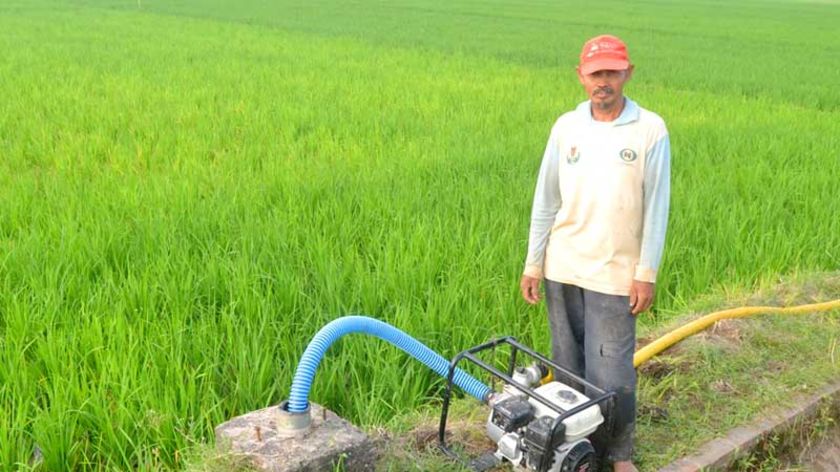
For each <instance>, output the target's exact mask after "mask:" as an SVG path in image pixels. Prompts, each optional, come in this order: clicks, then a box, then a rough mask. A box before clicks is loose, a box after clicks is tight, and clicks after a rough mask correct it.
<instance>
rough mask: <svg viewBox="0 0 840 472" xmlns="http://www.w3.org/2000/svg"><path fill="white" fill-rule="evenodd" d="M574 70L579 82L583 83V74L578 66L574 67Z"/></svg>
mask: <svg viewBox="0 0 840 472" xmlns="http://www.w3.org/2000/svg"><path fill="white" fill-rule="evenodd" d="M575 70H576V71H577V76H578V80H579V81H580V84H581V85H583V74H581V73H580V66H578V67H575Z"/></svg>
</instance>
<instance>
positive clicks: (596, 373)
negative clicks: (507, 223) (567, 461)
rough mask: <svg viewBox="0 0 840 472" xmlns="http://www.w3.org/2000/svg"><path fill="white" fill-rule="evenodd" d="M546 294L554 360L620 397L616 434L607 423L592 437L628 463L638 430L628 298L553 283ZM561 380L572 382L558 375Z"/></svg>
mask: <svg viewBox="0 0 840 472" xmlns="http://www.w3.org/2000/svg"><path fill="white" fill-rule="evenodd" d="M545 294H546V303H547V305H548V321H549V325H550V326H551V355H552V358H553V360H554V361H555V362H557V363H558V364H560V365H561V366H563V367H566V368H567V369H569V370H570V371H572V372H574V373H575V374H577V375H579V376H580V377H583V378H585V379H586V380H587V381H588V382H590V383H592V384H594V385H597V386H598V387H600V388H602V389H604V390H608V391H614V392H616V394H617V399H616V403H615V408H614V409H613V412H612V414H613V418H612V420H613V421H612V423H613V425H612V426H613V427H612V431H610V428H609V427H607V424H608V423H609V421H607V422H606V423H605V426H602V427H601V428H599V430H598V432H597V433H596V434H595V435H593V438H592V439H593V442H594V443H595V446H596V448H599V450H600V451H602V452H603V453H604V454H605V455H606V458H607V460H608V461H611V462H615V461H624V460H630V456H631V454H632V452H633V435H634V431H635V426H636V369H635V368H634V367H633V353H634V351H635V347H636V317H635V316H633V315H632V314H631V313H630V299H629V297H626V296H620V295H607V294H603V293H599V292H593V291H591V290H586V289H583V288H580V287H577V286H574V285H568V284H563V283H558V282H553V281H551V280H545ZM556 375H557V374H556V373H555V376H556ZM557 380H559V381H561V382H565V381H568V380H569V379H564V378H563V376H562V375H560V376H559V377H558V378H557ZM569 384H570V385H571V386H573V387H576V388H578V389H580V385H576V384H575V383H574V382H569Z"/></svg>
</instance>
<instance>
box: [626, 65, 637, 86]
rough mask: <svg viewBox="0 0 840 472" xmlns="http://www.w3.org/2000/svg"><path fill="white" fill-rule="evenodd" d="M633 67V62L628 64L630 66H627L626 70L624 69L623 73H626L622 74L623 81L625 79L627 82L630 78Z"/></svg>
mask: <svg viewBox="0 0 840 472" xmlns="http://www.w3.org/2000/svg"><path fill="white" fill-rule="evenodd" d="M634 67H635V66H634V65H633V64H630V67H628V68H627V70H626V71H624V72H625V74H626V75H625V76H624V81H625V82H627V81H628V80H630V78H631V77H633V68H634Z"/></svg>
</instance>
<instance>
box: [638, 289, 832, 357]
mask: <svg viewBox="0 0 840 472" xmlns="http://www.w3.org/2000/svg"><path fill="white" fill-rule="evenodd" d="M834 309H840V300H834V301H830V302H823V303H812V304H810V305H799V306H792V307H787V308H779V307H774V306H745V307H741V308H732V309H730V310H723V311H717V312H714V313H710V314H708V315H706V316H704V317H702V318H699V319H696V320H694V321H692V322H691V323H688V324H686V325H683V326H680V327H679V328H677V329H675V330H673V331H671V332H670V333H668V334H666V335H665V336H662V337H661V338H659V339H657V340H656V341H653V342H652V343H650V344H648V345H647V346H645V347H643V348H641V349H639V350H638V351H636V354H635V355H634V356H633V366H634V367H639V366H640V365H641V364H644V363H645V362H646V361H647V360H648V359H650V358H651V357H653V356H655V355H657V354H659V353H660V352H662V351H664V350H665V349H668V348H669V347H671V346H673V345H674V344H676V343H678V342H680V341H682V340H683V339H685V338H687V337H689V336H691V335H692V334H697V333H698V332H700V331H702V330H704V329H706V328H708V327H709V326H711V325H713V324H715V322H717V321H720V320H724V319H728V318H742V317H745V316H750V315H757V314H771V313H782V314H789V315H793V314H804V313H813V312H817V311H828V310H834Z"/></svg>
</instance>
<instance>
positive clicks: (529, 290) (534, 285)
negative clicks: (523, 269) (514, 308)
mask: <svg viewBox="0 0 840 472" xmlns="http://www.w3.org/2000/svg"><path fill="white" fill-rule="evenodd" d="M519 288H520V290H522V298H524V299H525V301H526V302H528V303H530V304H531V305H536V304H537V303H539V302H540V279H536V278H534V277H529V276H527V275H523V276H522V280H520V281H519Z"/></svg>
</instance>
